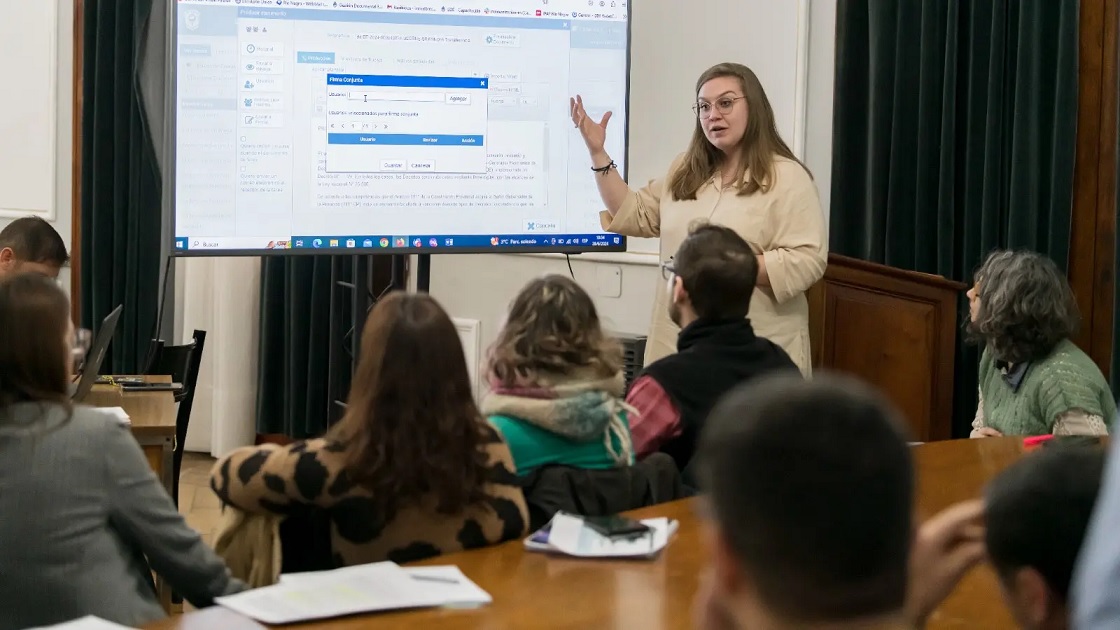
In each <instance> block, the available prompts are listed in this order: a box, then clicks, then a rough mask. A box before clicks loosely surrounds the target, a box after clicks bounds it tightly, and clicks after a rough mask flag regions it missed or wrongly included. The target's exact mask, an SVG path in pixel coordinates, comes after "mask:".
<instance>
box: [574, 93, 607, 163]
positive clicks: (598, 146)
mask: <svg viewBox="0 0 1120 630" xmlns="http://www.w3.org/2000/svg"><path fill="white" fill-rule="evenodd" d="M569 100H570V104H569V109H570V110H571V115H572V123H573V124H574V125H575V126H576V129H579V133H580V135H581V136H583V142H584V144H586V145H587V150H588V151H589V152H590V153H591V154H592V155H595V154H596V153H602V152H603V146H604V145H605V144H606V142H607V123H608V122H610V119H611V112H607V113H605V114H603V118H602V120H600V121H599V122H595V120H594V119H593V118H591V117H590V116H588V115H587V110H586V109H584V108H583V97H582V96H580V95H578V94H577V95H576V96H575V98H572V99H569Z"/></svg>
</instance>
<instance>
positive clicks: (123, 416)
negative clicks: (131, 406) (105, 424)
mask: <svg viewBox="0 0 1120 630" xmlns="http://www.w3.org/2000/svg"><path fill="white" fill-rule="evenodd" d="M97 409H98V411H102V412H104V413H107V414H110V415H111V416H113V417H114V418H116V419H117V420H118V421H120V423H121V424H124V425H129V424H132V418H129V417H128V412H126V411H125V410H124V407H98V408H97Z"/></svg>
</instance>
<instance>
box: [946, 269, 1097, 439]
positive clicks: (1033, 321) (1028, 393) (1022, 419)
mask: <svg viewBox="0 0 1120 630" xmlns="http://www.w3.org/2000/svg"><path fill="white" fill-rule="evenodd" d="M968 300H969V315H970V320H971V321H970V322H969V324H968V329H967V330H968V334H969V336H970V337H971V338H972V339H973V341H974V342H976V343H978V344H982V345H983V347H984V351H983V354H982V355H981V357H980V379H979V380H980V392H979V397H980V403H979V405H978V406H977V408H976V419H975V420H974V421H973V423H972V437H992V436H1000V435H1046V434H1055V435H1101V434H1106V433H1108V425H1107V422H1109V421H1111V420H1112V418H1113V416H1114V415H1115V414H1116V403H1115V401H1114V400H1113V397H1112V392H1111V390H1110V389H1109V386H1108V382H1107V381H1106V380H1105V378H1104V375H1102V374H1101V371H1100V369H1099V368H1098V367H1097V365H1096V364H1095V363H1093V360H1092V359H1091V358H1089V356H1088V355H1087V354H1085V353H1084V352H1083V351H1082V350H1081V349H1080V348H1078V347H1077V346H1076V345H1075V344H1074V343H1073V341H1072V340H1071V339H1070V336H1071V335H1073V333H1074V332H1075V331H1076V329H1077V324H1078V312H1077V303H1076V302H1075V301H1074V299H1073V291H1072V290H1071V289H1070V286H1069V282H1068V281H1067V280H1066V277H1065V274H1063V273H1062V272H1061V271H1060V270H1059V269H1058V266H1057V265H1055V264H1054V262H1053V261H1051V260H1050V259H1049V258H1046V257H1044V256H1042V255H1041V254H1037V253H1034V252H1026V251H997V252H993V253H992V254H991V255H990V256H988V259H987V260H986V261H984V264H983V265H982V266H981V267H980V269H979V271H977V272H976V277H975V282H974V284H973V287H972V288H971V289H969V291H968Z"/></svg>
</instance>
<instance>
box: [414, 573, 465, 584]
mask: <svg viewBox="0 0 1120 630" xmlns="http://www.w3.org/2000/svg"><path fill="white" fill-rule="evenodd" d="M412 579H414V580H419V581H420V582H439V583H440V584H458V583H459V580H456V579H455V578H447V577H438V576H435V575H414V576H412Z"/></svg>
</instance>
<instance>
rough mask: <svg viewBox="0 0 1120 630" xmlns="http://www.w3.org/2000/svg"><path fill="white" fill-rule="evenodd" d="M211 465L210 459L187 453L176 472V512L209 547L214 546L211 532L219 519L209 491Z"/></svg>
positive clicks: (216, 507)
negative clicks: (177, 511)
mask: <svg viewBox="0 0 1120 630" xmlns="http://www.w3.org/2000/svg"><path fill="white" fill-rule="evenodd" d="M213 465H214V458H212V457H208V456H206V455H202V454H200V453H186V454H184V455H183V468H182V470H181V471H180V472H179V512H181V513H182V514H183V516H184V517H186V519H187V524H188V525H190V526H191V527H193V528H195V529H197V530H198V533H200V534H202V538H203V540H205V541H206V543H207V544H209V545H213V544H214V538H213V536H214V530H215V529H216V528H217V527H218V519H219V518H220V512H219V509H218V508H219V507H220V504H219V503H218V497H217V496H215V495H214V491H213V490H211V489H210V468H211V467H212V466H213Z"/></svg>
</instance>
